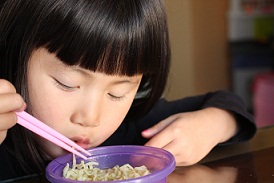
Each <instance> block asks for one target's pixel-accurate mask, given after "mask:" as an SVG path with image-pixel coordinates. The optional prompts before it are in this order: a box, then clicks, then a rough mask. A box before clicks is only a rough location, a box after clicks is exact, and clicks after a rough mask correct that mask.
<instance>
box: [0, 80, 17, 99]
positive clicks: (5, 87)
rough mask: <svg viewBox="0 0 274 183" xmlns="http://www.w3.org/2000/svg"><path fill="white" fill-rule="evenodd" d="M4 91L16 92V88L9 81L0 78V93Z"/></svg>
mask: <svg viewBox="0 0 274 183" xmlns="http://www.w3.org/2000/svg"><path fill="white" fill-rule="evenodd" d="M4 93H16V90H15V87H14V86H13V85H12V84H11V83H10V82H8V81H7V80H4V79H0V95H1V94H4Z"/></svg>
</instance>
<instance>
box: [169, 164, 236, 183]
mask: <svg viewBox="0 0 274 183" xmlns="http://www.w3.org/2000/svg"><path fill="white" fill-rule="evenodd" d="M237 175H238V171H237V168H236V167H225V166H224V167H222V166H220V167H216V168H210V167H208V166H205V165H193V166H190V167H178V168H176V169H175V171H174V172H173V173H172V174H171V175H170V176H169V177H168V183H182V182H184V183H194V182H203V183H212V182H222V183H234V182H236V180H237Z"/></svg>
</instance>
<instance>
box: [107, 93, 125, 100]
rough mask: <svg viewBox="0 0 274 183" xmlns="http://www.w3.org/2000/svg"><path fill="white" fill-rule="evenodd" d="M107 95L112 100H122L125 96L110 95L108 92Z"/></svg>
mask: <svg viewBox="0 0 274 183" xmlns="http://www.w3.org/2000/svg"><path fill="white" fill-rule="evenodd" d="M108 96H109V97H110V99H112V100H122V99H123V98H124V97H125V96H124V95H123V96H115V95H112V94H110V93H108Z"/></svg>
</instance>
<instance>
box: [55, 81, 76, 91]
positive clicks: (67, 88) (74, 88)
mask: <svg viewBox="0 0 274 183" xmlns="http://www.w3.org/2000/svg"><path fill="white" fill-rule="evenodd" d="M55 81H56V84H57V86H58V87H60V88H61V89H62V90H65V91H74V90H76V89H77V88H79V87H78V86H77V87H74V86H68V85H65V84H63V83H61V82H60V81H58V80H56V79H55Z"/></svg>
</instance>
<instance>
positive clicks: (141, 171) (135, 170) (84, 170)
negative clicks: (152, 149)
mask: <svg viewBox="0 0 274 183" xmlns="http://www.w3.org/2000/svg"><path fill="white" fill-rule="evenodd" d="M98 165H99V164H98V163H97V162H88V163H84V161H83V160H82V161H81V163H80V164H76V159H75V155H73V162H72V168H70V167H69V164H68V163H67V165H66V166H65V168H64V169H63V177H65V178H68V179H72V180H81V181H98V182H100V181H114V180H126V179H131V178H137V177H141V176H145V175H148V174H150V171H149V170H148V169H147V168H146V166H144V165H143V166H140V167H132V166H131V165H130V164H125V165H123V166H118V165H116V166H114V167H113V168H108V169H99V168H96V166H98Z"/></svg>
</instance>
